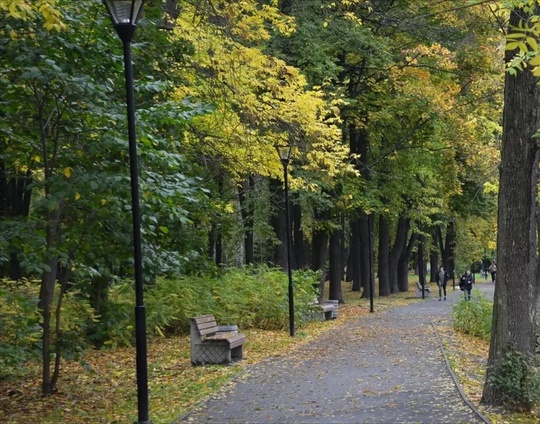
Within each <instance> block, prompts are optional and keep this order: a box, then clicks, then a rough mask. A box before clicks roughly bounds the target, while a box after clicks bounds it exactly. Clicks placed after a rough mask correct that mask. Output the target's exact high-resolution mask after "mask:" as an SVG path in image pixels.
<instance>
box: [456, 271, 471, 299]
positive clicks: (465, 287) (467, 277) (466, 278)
mask: <svg viewBox="0 0 540 424" xmlns="http://www.w3.org/2000/svg"><path fill="white" fill-rule="evenodd" d="M473 283H474V279H473V275H472V274H471V270H470V269H468V270H467V271H466V272H465V274H463V275H462V276H461V278H460V279H459V288H460V289H461V291H462V292H464V295H465V300H470V299H471V290H472V286H473Z"/></svg>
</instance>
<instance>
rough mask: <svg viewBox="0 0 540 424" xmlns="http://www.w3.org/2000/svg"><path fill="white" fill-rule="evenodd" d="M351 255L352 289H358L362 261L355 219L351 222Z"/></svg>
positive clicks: (359, 286) (357, 221)
mask: <svg viewBox="0 0 540 424" xmlns="http://www.w3.org/2000/svg"><path fill="white" fill-rule="evenodd" d="M350 244H351V257H350V263H351V266H350V278H351V280H352V282H353V283H352V291H360V289H361V287H362V285H361V282H362V272H361V271H362V266H361V265H362V261H361V260H360V251H361V250H362V244H361V241H360V220H359V219H355V220H354V221H352V222H351V241H350Z"/></svg>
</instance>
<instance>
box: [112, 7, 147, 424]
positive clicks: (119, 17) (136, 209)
mask: <svg viewBox="0 0 540 424" xmlns="http://www.w3.org/2000/svg"><path fill="white" fill-rule="evenodd" d="M103 3H104V4H105V6H106V7H107V11H108V12H109V15H110V17H111V20H112V22H113V25H114V29H115V30H116V32H117V33H118V36H119V37H120V40H121V41H122V45H123V48H124V71H125V80H126V103H127V121H128V141H129V164H130V177H131V214H132V218H133V256H134V264H135V343H136V352H137V356H136V367H137V411H138V418H139V421H138V423H139V424H151V421H150V420H149V413H148V409H149V408H148V363H147V361H148V359H147V345H146V310H145V306H144V280H143V267H142V247H141V245H142V242H141V212H140V201H139V170H138V168H139V166H138V160H137V138H136V134H135V96H134V90H133V65H132V62H131V41H132V40H133V35H134V34H135V30H136V29H137V23H138V21H139V18H140V16H141V12H142V7H143V3H144V0H103Z"/></svg>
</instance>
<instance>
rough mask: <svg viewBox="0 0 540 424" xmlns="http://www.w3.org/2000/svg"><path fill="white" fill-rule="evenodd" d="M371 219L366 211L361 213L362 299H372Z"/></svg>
mask: <svg viewBox="0 0 540 424" xmlns="http://www.w3.org/2000/svg"><path fill="white" fill-rule="evenodd" d="M368 219H369V217H368V216H367V214H366V213H365V212H364V211H360V219H359V220H358V221H359V224H360V261H361V264H360V281H361V283H362V288H363V291H362V298H365V299H368V298H369V297H370V293H371V291H370V273H371V263H370V260H369V252H370V249H371V248H372V246H371V245H370V238H369V222H368Z"/></svg>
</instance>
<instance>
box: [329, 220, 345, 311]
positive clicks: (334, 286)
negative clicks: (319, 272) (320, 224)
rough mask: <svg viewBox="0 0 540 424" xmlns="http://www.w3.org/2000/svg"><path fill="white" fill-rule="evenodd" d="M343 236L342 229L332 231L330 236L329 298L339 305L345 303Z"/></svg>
mask: <svg viewBox="0 0 540 424" xmlns="http://www.w3.org/2000/svg"><path fill="white" fill-rule="evenodd" d="M342 237H343V234H342V232H341V229H336V230H334V231H332V234H331V236H330V249H329V251H330V254H329V263H330V271H329V277H330V288H329V293H328V298H329V299H333V300H339V303H343V295H342V293H341V257H340V256H341V238H342Z"/></svg>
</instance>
